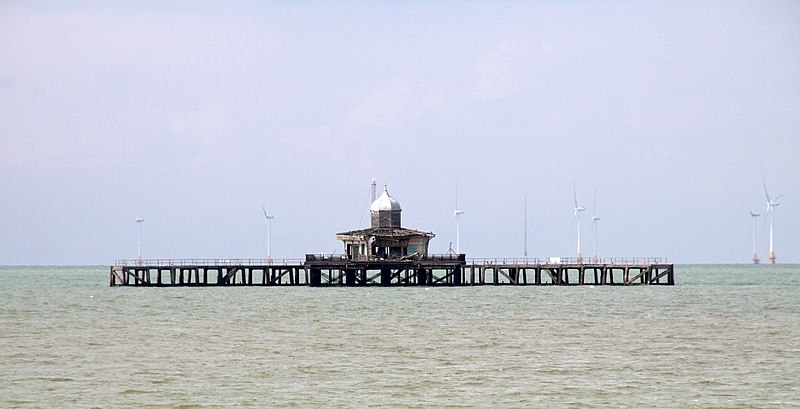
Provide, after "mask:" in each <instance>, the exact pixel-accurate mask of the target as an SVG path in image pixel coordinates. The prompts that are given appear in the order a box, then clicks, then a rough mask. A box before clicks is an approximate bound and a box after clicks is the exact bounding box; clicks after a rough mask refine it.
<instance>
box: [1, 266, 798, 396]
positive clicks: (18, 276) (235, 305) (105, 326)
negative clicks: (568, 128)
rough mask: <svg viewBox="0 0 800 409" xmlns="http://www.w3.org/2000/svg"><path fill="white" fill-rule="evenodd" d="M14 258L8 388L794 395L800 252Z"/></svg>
mask: <svg viewBox="0 0 800 409" xmlns="http://www.w3.org/2000/svg"><path fill="white" fill-rule="evenodd" d="M108 274H109V273H108V267H24V268H17V267H3V268H0V407H3V408H60V407H75V408H92V407H97V408H223V407H225V408H227V407H298V408H303V407H334V408H336V407H341V408H345V407H409V408H430V407H445V408H471V407H492V408H521V407H575V408H592V407H637V408H639V407H664V408H681V407H687V408H689V407H698V408H706V407H729V408H749V407H758V408H787V407H800V266H790V265H776V266H749V265H739V266H735V265H734V266H731V265H723V266H719V265H687V266H676V272H675V280H676V285H675V286H671V287H670V286H652V287H649V286H632V287H610V286H609V287H604V286H590V285H586V286H575V287H536V286H529V287H512V286H502V287H492V286H485V287H461V288H454V287H414V288H380V287H368V288H309V287H288V288H287V287H281V288H278V287H224V288H222V287H207V288H145V287H114V288H111V287H109V286H108Z"/></svg>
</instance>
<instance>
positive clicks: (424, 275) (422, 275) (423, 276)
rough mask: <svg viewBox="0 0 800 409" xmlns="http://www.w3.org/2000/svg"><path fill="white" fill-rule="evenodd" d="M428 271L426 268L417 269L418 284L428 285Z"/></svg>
mask: <svg viewBox="0 0 800 409" xmlns="http://www.w3.org/2000/svg"><path fill="white" fill-rule="evenodd" d="M428 278H429V276H428V271H427V270H425V269H424V268H418V269H417V284H418V285H428Z"/></svg>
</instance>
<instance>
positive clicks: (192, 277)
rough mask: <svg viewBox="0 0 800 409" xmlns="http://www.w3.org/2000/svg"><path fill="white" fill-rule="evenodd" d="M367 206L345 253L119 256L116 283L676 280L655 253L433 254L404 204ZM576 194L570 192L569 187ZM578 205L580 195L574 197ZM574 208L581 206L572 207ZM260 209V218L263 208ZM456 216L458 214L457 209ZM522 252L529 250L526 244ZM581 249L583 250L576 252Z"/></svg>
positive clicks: (113, 270)
mask: <svg viewBox="0 0 800 409" xmlns="http://www.w3.org/2000/svg"><path fill="white" fill-rule="evenodd" d="M374 186H375V183H374V181H373V189H372V191H373V194H372V197H373V198H374V200H373V201H372V204H371V206H370V227H368V228H365V229H358V230H350V231H346V232H341V233H337V234H336V238H337V239H338V240H340V241H341V242H342V246H343V254H340V255H335V254H306V256H305V260H273V259H271V258H270V257H269V256H268V258H267V259H266V260H265V259H246V260H233V259H217V260H200V259H167V260H117V261H116V262H115V263H114V265H113V266H111V267H110V275H109V280H110V285H111V286H112V287H114V286H162V287H163V286H219V285H226V286H227V285H245V286H286V285H289V286H312V287H323V286H476V285H622V286H627V285H674V284H675V277H674V266H673V265H672V264H669V263H667V262H666V261H665V260H663V261H662V259H660V258H630V259H622V258H620V259H616V258H604V259H595V260H592V263H584V262H583V259H582V258H581V257H580V253H579V257H577V258H561V257H551V258H549V259H547V260H541V259H538V258H528V257H524V258H484V259H467V257H466V254H462V253H458V252H452V251H451V252H448V253H447V254H439V255H435V254H430V252H429V244H430V241H431V240H432V239H433V238H434V237H435V235H434V234H433V233H432V232H426V231H422V230H415V229H408V228H404V227H402V217H401V214H402V211H403V209H402V207H401V206H400V202H399V201H397V200H396V199H395V198H393V197H392V196H391V195H390V194H389V188H388V186H387V185H384V188H383V193H382V194H381V195H380V197H377V198H376V197H375V196H376V194H375V187H374ZM573 193H574V191H573ZM576 203H577V201H576ZM575 208H576V214H577V212H579V210H577V209H578V208H579V207H578V206H577V205H576V206H575ZM264 212H265V217H266V218H267V220H269V217H268V216H266V215H267V214H268V213H267V212H266V210H265V211H264ZM456 215H458V213H456ZM526 251H527V249H526ZM579 251H580V250H579Z"/></svg>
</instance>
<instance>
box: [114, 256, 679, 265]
mask: <svg viewBox="0 0 800 409" xmlns="http://www.w3.org/2000/svg"><path fill="white" fill-rule="evenodd" d="M309 256H310V257H312V259H311V261H327V262H330V261H341V262H345V261H347V257H346V256H344V255H341V254H314V255H306V260H302V259H196V258H179V259H147V260H137V259H132V260H116V261H115V262H114V265H116V266H125V267H135V266H143V267H184V266H186V267H188V266H223V267H225V266H298V265H302V264H304V263H305V262H306V261H309ZM425 260H429V261H449V260H462V261H466V263H467V264H470V265H561V264H568V265H574V264H606V265H652V264H668V263H669V262H668V260H667V258H666V257H663V258H662V257H602V258H597V259H595V258H594V257H585V258H583V259H582V260H580V261H579V260H578V259H577V258H576V257H550V258H547V259H542V258H537V257H494V258H464V255H463V254H430V255H428V257H426V258H425Z"/></svg>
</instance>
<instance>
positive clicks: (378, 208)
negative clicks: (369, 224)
mask: <svg viewBox="0 0 800 409" xmlns="http://www.w3.org/2000/svg"><path fill="white" fill-rule="evenodd" d="M369 210H370V211H373V212H387V211H388V212H391V211H400V210H403V209H401V208H400V202H398V201H397V200H395V199H394V198H393V197H391V196H389V190H387V189H386V185H384V186H383V194H382V195H381V197H379V198H377V199H375V201H374V202H372V206H370V207H369Z"/></svg>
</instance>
